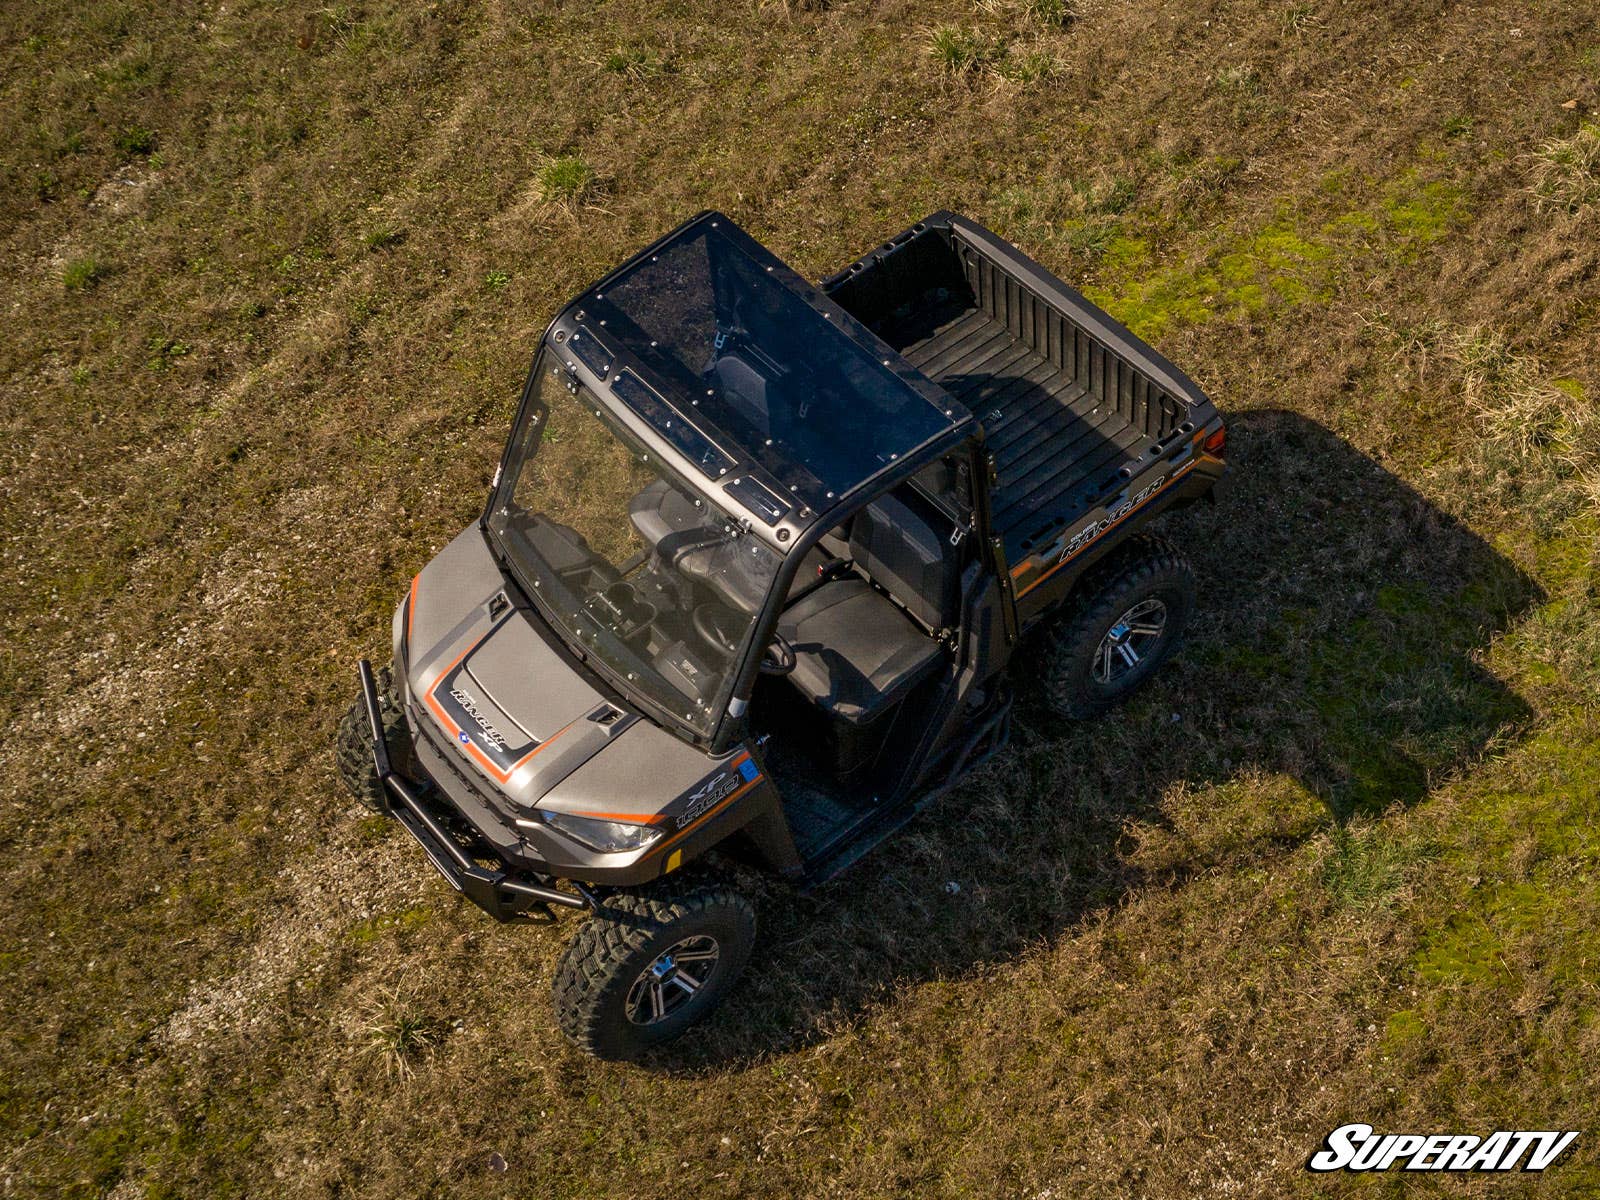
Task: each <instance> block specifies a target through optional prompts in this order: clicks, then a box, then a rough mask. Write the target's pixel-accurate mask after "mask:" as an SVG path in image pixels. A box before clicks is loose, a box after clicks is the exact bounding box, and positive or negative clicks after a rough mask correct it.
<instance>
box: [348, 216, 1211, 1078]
mask: <svg viewBox="0 0 1600 1200" xmlns="http://www.w3.org/2000/svg"><path fill="white" fill-rule="evenodd" d="M1223 445H1224V432H1223V425H1222V421H1221V420H1220V418H1219V417H1218V415H1217V413H1216V410H1215V409H1214V408H1213V406H1212V404H1211V402H1210V401H1209V400H1208V399H1207V398H1206V397H1205V396H1204V395H1203V394H1202V393H1201V392H1200V390H1199V389H1198V388H1197V387H1196V386H1195V385H1194V384H1193V383H1191V382H1190V381H1189V380H1188V379H1187V378H1186V377H1185V376H1184V375H1183V374H1182V373H1181V372H1179V371H1178V370H1177V369H1176V368H1175V367H1173V366H1172V365H1171V364H1170V363H1168V362H1167V361H1166V360H1164V359H1163V358H1162V357H1161V356H1160V355H1158V354H1156V353H1155V352H1154V351H1153V350H1151V349H1150V347H1148V346H1147V345H1145V344H1144V343H1142V342H1141V341H1139V339H1138V338H1136V337H1134V336H1133V335H1132V334H1131V333H1129V332H1128V330H1126V329H1124V328H1123V327H1122V326H1120V325H1118V324H1117V323H1116V322H1115V321H1113V320H1111V319H1110V318H1109V317H1108V316H1107V315H1106V314H1105V313H1103V312H1101V311H1100V310H1099V309H1098V308H1096V307H1095V306H1094V305H1092V304H1090V303H1089V302H1088V301H1086V300H1085V299H1084V298H1083V297H1082V296H1080V295H1079V294H1078V293H1077V292H1075V291H1073V290H1072V289H1070V288H1068V287H1066V286H1064V285H1063V284H1062V283H1060V282H1059V281H1057V280H1056V279H1054V278H1053V277H1052V276H1051V275H1050V274H1048V273H1047V272H1046V271H1044V270H1043V269H1042V268H1040V267H1039V266H1038V265H1037V264H1035V263H1033V262H1031V261H1030V260H1029V259H1027V258H1026V257H1024V256H1023V255H1022V254H1021V253H1020V252H1018V251H1017V250H1016V249H1015V248H1014V247H1012V246H1011V245H1009V244H1007V243H1006V242H1004V241H1003V240H1001V239H1000V238H997V237H996V236H995V235H993V234H991V233H989V232H988V231H987V230H985V229H983V228H981V227H979V226H978V225H976V224H974V223H972V222H971V221H968V220H965V219H963V218H961V217H958V216H955V215H953V214H950V213H939V214H937V215H935V216H931V217H929V218H928V219H927V220H925V221H922V222H920V223H918V224H916V225H914V226H912V227H911V228H910V229H908V230H906V231H905V232H904V233H902V234H900V235H899V236H897V237H895V238H894V239H893V240H891V241H889V242H886V243H885V244H883V245H882V246H879V247H878V248H876V249H875V250H873V251H872V252H871V253H870V254H867V255H866V256H865V257H863V258H862V259H861V260H860V261H858V262H855V263H852V264H851V265H850V266H849V267H847V268H846V269H845V270H843V271H841V272H840V273H839V274H837V275H835V276H833V277H832V278H831V279H828V280H827V281H825V282H824V283H823V284H822V285H821V286H820V287H812V286H810V285H809V284H807V283H806V282H805V281H804V280H802V279H801V278H800V277H799V276H798V275H796V274H795V273H794V272H793V271H791V270H790V269H789V268H788V267H786V266H784V264H783V263H782V262H780V261H779V260H778V259H777V258H776V257H774V256H773V255H772V254H771V253H769V252H768V251H767V250H765V249H764V248H763V247H761V246H760V245H759V244H757V243H756V242H755V241H754V240H753V239H752V238H751V237H749V236H748V235H747V234H745V233H744V232H743V231H742V230H740V229H739V228H738V227H736V226H735V225H734V224H733V223H732V222H731V221H729V220H728V218H727V217H725V216H722V215H720V214H718V213H714V212H713V213H702V214H701V215H699V216H697V217H695V218H694V219H693V220H691V221H689V222H688V223H687V224H685V225H683V226H682V227H680V228H679V229H676V230H674V231H673V232H672V233H670V234H668V235H667V236H665V237H664V238H662V239H661V240H660V241H658V242H656V243H655V244H654V245H652V246H650V247H649V248H647V249H646V250H644V251H642V252H641V253H639V254H638V255H636V256H635V257H634V258H633V259H631V260H630V261H629V262H627V263H626V264H624V265H623V266H622V267H620V268H618V269H617V270H616V271H614V272H613V273H612V274H610V275H609V276H607V277H606V278H605V279H604V280H602V281H601V282H600V283H598V284H596V285H595V286H594V287H593V288H591V289H590V290H589V291H587V292H585V293H584V294H583V295H581V296H579V297H578V298H577V299H575V300H574V301H572V303H571V304H569V305H568V306H567V307H566V308H565V309H563V310H562V312H561V313H560V315H558V316H557V317H556V318H555V320H554V321H552V322H551V324H550V327H549V329H548V330H547V331H546V332H545V335H544V337H543V339H542V340H541V342H540V344H539V348H538V351H537V353H536V354H535V356H534V360H533V367H532V370H531V373H530V375H529V378H528V382H527V385H526V388H525V390H524V392H523V396H522V401H521V405H520V408H519V411H518V415H517V418H516V426H515V429H514V431H513V433H512V436H511V440H510V443H509V445H508V447H507V449H506V452H505V456H504V458H503V460H502V462H501V464H500V468H499V470H498V471H497V472H496V473H495V477H494V484H493V492H492V494H491V496H490V497H489V501H488V505H487V507H486V508H485V510H484V512H483V515H482V517H481V518H480V519H479V520H477V521H475V522H474V523H473V524H472V525H471V526H470V527H469V528H467V529H466V530H465V531H463V532H462V533H461V534H460V535H459V536H458V537H457V538H456V539H455V540H454V541H453V542H451V543H450V545H449V546H447V547H446V548H445V550H444V551H443V552H442V553H440V554H439V556H438V557H437V558H435V559H434V560H433V561H432V562H430V563H429V564H428V565H427V566H426V567H424V568H423V570H422V572H421V573H420V574H419V575H418V576H417V577H416V578H415V579H414V580H413V581H412V584H411V589H410V593H409V594H408V595H407V596H406V597H405V599H404V600H403V602H402V603H401V604H400V606H399V608H398V609H397V610H396V612H395V615H394V629H393V650H394V665H393V667H392V668H391V669H390V670H387V671H379V672H378V673H376V675H375V674H374V673H373V671H372V670H371V668H370V667H369V666H368V665H367V663H366V662H362V663H361V664H360V673H361V685H362V693H361V696H360V697H359V698H358V699H357V700H356V702H355V704H354V705H353V706H352V708H351V709H350V711H349V712H348V713H347V714H346V716H345V718H344V720H343V722H342V724H341V726H340V730H339V739H338V763H339V767H340V770H341V774H342V776H343V778H344V780H345V782H346V783H347V784H348V786H349V787H350V789H351V790H352V791H353V792H354V794H355V795H356V797H357V798H358V799H359V800H361V801H362V802H363V803H365V804H367V805H369V806H370V807H372V808H374V809H376V810H378V811H380V812H383V813H387V814H389V815H390V816H392V817H394V818H395V819H396V820H397V821H399V822H400V824H402V825H403V826H404V827H405V828H406V830H407V831H408V832H409V833H410V834H411V835H412V836H413V837H414V838H415V839H416V840H417V841H418V842H420V843H421V845H422V848H423V851H424V852H425V853H426V854H427V856H428V858H429V859H430V860H431V861H432V862H433V865H434V866H435V867H436V868H437V869H438V870H439V872H440V873H441V874H442V875H443V876H444V877H445V878H446V879H447V880H448V881H449V882H450V883H451V884H452V885H453V886H454V887H456V888H457V889H458V890H460V891H461V892H463V893H465V894H466V895H467V897H468V898H470V899H471V900H472V901H473V902H474V903H476V904H478V905H479V906H481V907H482V908H484V909H485V910H487V911H488V912H489V913H490V915H492V916H494V917H496V918H498V919H500V920H513V919H524V920H526V919H542V920H548V919H551V918H552V916H553V910H554V909H555V908H559V907H566V908H574V909H586V910H588V913H589V914H590V915H589V918H588V920H587V921H585V922H584V924H583V925H582V927H581V928H580V929H579V931H578V933H577V935H576V937H575V938H574V939H573V941H572V943H571V944H570V946H569V947H568V948H567V950H566V953H565V957H564V958H563V960H562V962H561V964H560V966H559V968H558V970H557V972H556V976H555V981H554V999H555V1008H556V1013H557V1017H558V1020H559V1023H560V1026H561V1028H562V1030H563V1031H564V1032H565V1033H566V1034H567V1036H568V1037H569V1038H571V1039H572V1040H573V1041H574V1042H575V1043H576V1044H577V1045H578V1046H579V1047H581V1048H582V1049H584V1050H586V1051H588V1052H589V1053H591V1054H595V1055H598V1056H602V1057H608V1058H626V1057H631V1056H634V1055H636V1054H638V1053H639V1052H641V1051H643V1050H644V1049H646V1048H647V1047H650V1046H652V1045H654V1044H657V1043H660V1042H663V1041H665V1040H667V1039H669V1038H671V1037H674V1036H676V1035H677V1034H680V1033H682V1032H683V1031H684V1029H686V1028H687V1027H688V1026H689V1025H691V1024H693V1023H694V1022H696V1021H698V1020H700V1019H701V1018H702V1017H704V1016H705V1015H706V1014H707V1013H708V1012H709V1011H710V1010H711V1009H712V1008H713V1007H714V1006H715V1005H716V1004H717V1003H718V1002H719V1001H720V1000H721V999H722V998H723V997H724V996H725V995H726V994H727V991H728V989H729V987H731V986H732V984H733V983H734V981H735V980H736V979H737V978H738V976H739V973H740V971H741V970H742V969H743V968H744V966H745V964H746V962H747V960H748V959H749V956H750V952H751V947H752V944H753V942H754V939H755V916H754V911H753V908H752V906H751V904H750V902H749V900H748V899H746V898H745V897H744V896H743V895H741V894H740V892H739V890H738V889H737V887H736V886H735V884H734V882H733V876H732V874H731V873H730V872H729V870H728V869H727V867H728V866H731V865H733V864H736V863H738V862H739V861H740V860H744V861H746V862H751V861H753V862H754V863H755V864H758V865H759V866H761V867H763V868H765V869H768V870H770V871H772V872H775V873H777V874H778V875H780V876H782V877H783V878H785V879H787V880H790V881H792V882H793V883H794V884H795V885H796V886H798V887H801V888H806V887H810V886H813V885H815V884H817V883H818V882H820V881H822V880H825V879H828V878H829V877H831V876H833V875H835V874H836V873H838V872H839V871H841V870H843V869H844V868H845V867H847V866H849V865H850V864H851V863H853V862H854V861H856V860H857V859H859V858H860V857H861V856H862V855H864V854H865V853H866V852H867V851H868V850H869V849H870V848H872V847H873V846H874V845H876V844H877V843H878V842H880V841H881V840H882V839H883V838H885V837H886V836H887V835H889V834H890V833H891V832H893V831H894V830H895V829H896V828H898V827H899V826H901V825H902V824H903V823H904V822H905V821H906V820H907V819H909V818H910V817H911V816H912V814H913V813H915V812H916V811H917V809H918V808H920V807H922V806H923V805H925V804H927V803H928V801H929V800H930V799H931V798H933V797H935V796H937V795H939V794H940V793H941V792H942V791H944V790H946V789H948V788H949V787H951V786H952V785H953V784H955V783H956V782H957V781H958V780H959V779H961V778H962V776H963V775H964V774H965V773H967V772H968V771H970V770H971V769H972V768H973V767H974V766H975V765H976V764H977V763H979V762H981V761H982V760H983V759H984V758H985V757H987V756H988V755H990V754H992V753H993V752H994V751H995V750H996V749H997V748H998V747H999V746H1000V745H1001V744H1002V743H1003V742H1004V740H1005V737H1006V734H1007V730H1008V718H1009V713H1010V706H1011V701H1012V685H1011V682H1010V680H1011V678H1012V677H1013V676H1016V675H1022V674H1026V675H1028V676H1032V677H1035V678H1036V679H1037V681H1038V683H1039V685H1040V686H1041V688H1042V690H1043V692H1044V694H1045V696H1046V698H1047V700H1048V702H1049V703H1050V704H1051V706H1052V707H1053V708H1055V709H1056V710H1058V711H1059V712H1060V713H1061V714H1062V715H1064V716H1067V717H1073V718H1078V717H1085V716H1089V715H1092V714H1094V713H1096V712H1099V711H1101V710H1102V709H1104V708H1105V707H1106V706H1108V705H1110V704H1111V703H1113V702H1115V701H1117V700H1119V699H1121V698H1122V697H1123V696H1125V695H1126V694H1127V693H1128V692H1129V691H1130V690H1131V689H1133V688H1134V687H1136V686H1138V685H1139V684H1140V683H1142V682H1143V681H1144V680H1145V679H1147V678H1148V677H1149V676H1150V674H1151V673H1152V672H1153V671H1154V670H1155V669H1156V668H1157V667H1158V666H1159V665H1160V664H1161V663H1162V661H1163V660H1165V659H1166V658H1167V656H1168V655H1169V654H1170V653H1171V652H1172V649H1173V646H1174V643H1175V642H1176V640H1177V638H1178V636H1179V633H1180V631H1181V630H1182V628H1183V626H1184V623H1185V621H1186V620H1187V619H1188V617H1189V614H1190V611H1191V609H1192V607H1193V604H1194V584H1193V581H1192V579H1191V576H1190V571H1189V568H1188V566H1187V565H1186V564H1185V562H1184V560H1183V558H1182V557H1181V556H1180V555H1179V554H1178V553H1177V551H1176V550H1175V549H1173V548H1172V547H1171V546H1170V545H1169V544H1168V543H1167V542H1165V541H1163V540H1161V539H1160V538H1158V537H1155V536H1152V535H1150V534H1147V533H1135V530H1136V529H1138V528H1139V527H1141V526H1143V525H1144V524H1145V523H1147V522H1148V521H1149V520H1150V518H1152V517H1153V516H1155V515H1156V513H1158V512H1160V511H1161V510H1162V509H1165V508H1168V507H1170V506H1172V505H1174V504H1178V503H1183V502H1187V501H1193V500H1195V499H1197V498H1198V497H1201V496H1204V495H1206V494H1208V493H1209V492H1210V490H1211V488H1212V486H1213V485H1214V484H1215V483H1216V482H1217V481H1218V480H1219V479H1220V478H1221V477H1222V475H1223V472H1224V467H1223V458H1222V452H1223ZM1024 648H1026V649H1025V653H1023V654H1022V656H1021V665H1020V669H1019V670H1017V671H1009V670H1008V668H1009V667H1010V666H1011V664H1012V662H1013V659H1016V658H1018V655H1019V651H1023V650H1024ZM714 847H716V848H719V849H721V850H722V851H723V853H722V854H719V855H717V856H715V860H716V861H717V862H720V863H722V864H723V865H722V866H720V867H713V866H711V865H709V864H708V863H706V862H698V863H697V862H696V860H698V859H701V858H702V856H704V855H705V854H706V853H707V851H709V850H711V849H713V848H714ZM691 864H694V865H693V866H691Z"/></svg>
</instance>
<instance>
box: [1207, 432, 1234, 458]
mask: <svg viewBox="0 0 1600 1200" xmlns="http://www.w3.org/2000/svg"><path fill="white" fill-rule="evenodd" d="M1227 448H1228V427H1227V426H1226V425H1224V426H1223V427H1222V428H1221V429H1219V430H1217V431H1216V432H1215V433H1213V434H1212V435H1211V436H1210V437H1208V438H1206V440H1205V452H1206V453H1207V454H1221V453H1222V452H1223V451H1224V450H1226V449H1227Z"/></svg>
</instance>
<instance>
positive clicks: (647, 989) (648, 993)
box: [627, 933, 722, 1025]
mask: <svg viewBox="0 0 1600 1200" xmlns="http://www.w3.org/2000/svg"><path fill="white" fill-rule="evenodd" d="M721 957H722V948H721V947H720V946H719V945H718V944H717V939H716V938H714V937H711V936H710V935H709V934H703V933H702V934H696V935H695V936H693V937H686V938H684V939H682V940H681V941H677V942H674V943H673V944H672V945H671V946H669V947H667V949H666V950H665V951H663V952H662V953H661V954H659V955H657V956H656V958H655V960H654V961H653V962H651V963H650V965H649V966H647V967H646V968H645V969H644V970H642V971H640V972H639V977H638V978H637V979H635V980H634V981H633V986H632V987H630V988H629V989H628V999H627V1013H628V1020H629V1021H631V1022H633V1023H634V1024H635V1025H655V1024H657V1023H658V1022H661V1021H664V1020H666V1019H667V1018H668V1017H671V1016H673V1015H675V1014H677V1013H679V1012H681V1011H683V1008H684V1007H685V1006H686V1005H688V1004H689V1003H690V1002H691V1001H693V999H694V997H695V996H696V995H697V994H698V993H699V992H700V990H701V989H702V988H703V987H705V985H706V984H707V983H708V982H709V981H710V979H711V976H712V974H713V973H714V972H715V971H716V969H717V962H718V960H719V959H720V958H721Z"/></svg>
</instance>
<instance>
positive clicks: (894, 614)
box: [778, 495, 959, 725]
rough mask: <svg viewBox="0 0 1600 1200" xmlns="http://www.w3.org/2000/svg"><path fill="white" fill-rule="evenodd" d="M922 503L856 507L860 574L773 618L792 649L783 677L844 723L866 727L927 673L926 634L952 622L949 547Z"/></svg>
mask: <svg viewBox="0 0 1600 1200" xmlns="http://www.w3.org/2000/svg"><path fill="white" fill-rule="evenodd" d="M920 501H921V497H916V496H912V497H911V498H910V500H909V501H908V500H905V499H901V498H899V497H897V496H896V495H888V496H884V497H882V498H880V499H878V500H875V501H873V502H872V503H871V504H869V505H867V507H866V508H864V509H862V510H861V512H860V513H858V514H857V515H856V518H855V520H854V521H853V522H852V523H851V528H850V553H851V557H852V558H853V559H854V560H855V565H856V568H857V570H859V571H860V572H862V574H864V575H865V576H866V578H865V579H863V578H859V577H852V578H846V579H839V580H835V581H833V582H831V583H826V584H823V585H822V586H821V587H819V588H817V589H816V590H815V591H813V592H810V593H809V594H807V595H806V596H805V597H803V598H802V599H801V600H800V601H798V602H797V603H796V604H795V605H794V606H793V607H791V608H790V609H788V610H787V611H786V612H785V613H784V614H783V616H782V617H780V618H779V621H778V632H779V633H781V634H782V635H783V637H784V639H785V640H787V641H788V642H789V643H790V644H791V645H792V646H793V647H794V651H795V669H794V670H793V671H792V672H791V673H790V675H789V680H790V682H791V683H792V684H793V685H794V686H795V687H796V688H798V689H799V690H800V692H801V694H802V695H804V696H805V697H806V698H807V699H808V700H810V701H811V703H812V704H814V705H816V706H817V707H818V708H820V709H822V710H824V711H825V712H828V713H831V714H832V715H833V716H835V717H837V718H838V719H840V720H842V721H845V722H848V723H849V724H851V725H868V724H871V723H872V721H874V720H875V719H876V718H877V717H879V716H881V715H883V714H884V713H885V712H887V711H888V710H889V709H890V708H891V707H893V705H894V704H896V703H897V702H898V701H900V700H901V699H903V698H904V697H905V695H906V694H907V693H908V692H910V691H911V689H912V688H914V687H915V686H916V685H917V684H918V683H920V682H922V680H924V679H926V678H927V677H928V676H929V675H930V674H931V673H932V672H933V670H934V668H936V667H937V666H938V665H939V663H940V662H941V660H942V657H943V656H942V654H941V652H940V649H939V644H938V642H936V641H935V640H934V638H933V636H932V632H933V631H935V630H941V629H947V628H951V627H952V626H954V625H955V624H956V619H957V615H956V606H957V605H956V589H957V585H958V571H959V564H958V560H957V558H956V556H955V549H956V548H955V547H953V546H951V545H950V544H949V539H948V537H947V536H942V535H941V533H940V530H939V527H938V525H937V524H934V523H933V521H932V517H931V512H929V511H924V510H923V508H922V507H921V505H920V503H919V502H920ZM869 581H870V582H869ZM874 583H876V584H878V585H880V586H881V587H883V588H885V589H886V590H888V591H889V592H891V593H892V594H893V595H894V597H895V598H896V599H897V600H899V601H901V602H902V603H903V604H905V606H906V607H905V610H902V609H901V608H900V607H899V606H898V605H896V604H895V603H894V601H892V600H890V599H889V598H888V596H885V595H884V594H883V593H882V592H880V591H879V590H878V589H877V588H875V587H873V586H872V584H874ZM908 614H909V615H908ZM919 625H921V626H924V627H925V628H918V626H919Z"/></svg>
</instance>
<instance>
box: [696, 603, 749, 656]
mask: <svg viewBox="0 0 1600 1200" xmlns="http://www.w3.org/2000/svg"><path fill="white" fill-rule="evenodd" d="M730 616H733V613H732V612H731V611H730V610H729V609H728V608H727V607H726V606H724V605H721V604H715V603H708V604H697V605H695V609H694V616H693V620H694V631H695V632H696V633H698V634H699V635H700V636H701V637H702V638H704V639H705V640H706V642H707V643H709V644H710V645H712V646H715V647H716V648H717V649H718V650H721V651H722V652H723V653H724V654H732V653H733V652H734V651H735V650H736V649H738V644H737V643H736V642H735V641H734V636H733V634H732V633H730V632H729V631H728V630H727V629H724V628H723V626H722V622H723V621H724V620H725V619H726V618H727V617H730Z"/></svg>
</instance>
